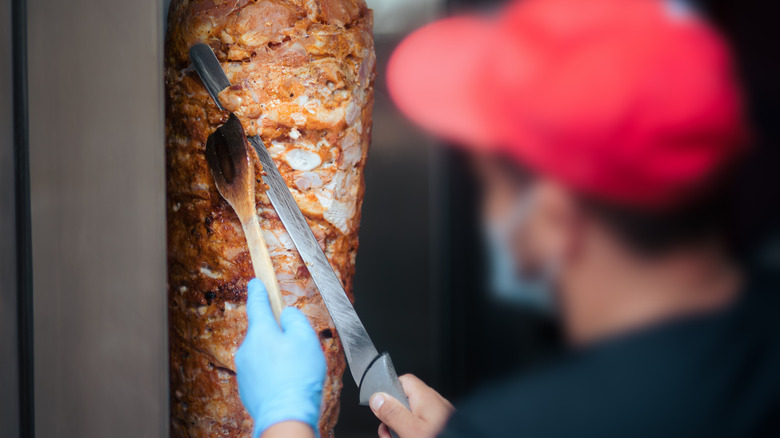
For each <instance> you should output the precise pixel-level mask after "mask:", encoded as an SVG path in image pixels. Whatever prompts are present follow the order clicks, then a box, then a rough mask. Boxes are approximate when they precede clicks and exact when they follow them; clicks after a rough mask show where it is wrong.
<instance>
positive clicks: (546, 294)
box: [485, 192, 555, 314]
mask: <svg viewBox="0 0 780 438" xmlns="http://www.w3.org/2000/svg"><path fill="white" fill-rule="evenodd" d="M534 204H535V202H534V195H533V192H531V193H530V194H528V195H525V196H521V197H519V198H518V200H517V202H516V203H515V205H514V207H513V208H512V209H511V210H510V214H509V215H508V216H507V217H506V218H505V219H504V220H502V221H500V222H498V223H492V224H488V225H487V226H486V228H485V243H486V249H487V261H488V280H489V282H488V287H489V289H490V291H491V293H492V294H493V295H494V296H495V297H496V298H497V299H498V300H500V301H502V302H507V303H511V304H515V305H519V306H524V307H529V308H533V309H536V310H539V311H542V312H544V313H548V314H552V313H554V311H555V306H554V304H555V303H554V299H553V298H554V297H553V292H552V290H553V289H552V278H553V273H554V269H552V265H553V264H552V263H550V264H549V265H550V266H549V267H548V269H545V271H544V273H543V274H542V275H539V276H531V275H528V274H524V273H523V269H522V259H519V260H518V259H517V258H516V256H515V254H514V253H513V251H512V247H511V242H513V241H514V237H515V236H516V234H515V233H517V232H518V230H520V229H521V228H522V227H523V226H524V225H525V223H526V222H527V220H528V217H529V213H530V212H531V211H532V210H533V207H534Z"/></svg>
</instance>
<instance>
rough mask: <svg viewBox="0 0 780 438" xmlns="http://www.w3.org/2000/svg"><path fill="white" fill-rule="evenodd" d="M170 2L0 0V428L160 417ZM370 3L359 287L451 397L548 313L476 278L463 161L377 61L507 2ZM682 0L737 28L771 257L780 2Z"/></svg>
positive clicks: (745, 239) (552, 341)
mask: <svg viewBox="0 0 780 438" xmlns="http://www.w3.org/2000/svg"><path fill="white" fill-rule="evenodd" d="M161 3H162V4H161ZM167 3H168V2H167V1H161V0H136V1H134V2H120V1H108V0H104V1H102V2H91V1H88V0H73V1H71V2H59V1H57V0H38V1H36V2H29V3H28V2H26V1H24V0H0V34H2V38H0V43H1V46H0V59H5V60H12V61H13V62H6V63H3V65H2V66H0V136H2V137H0V140H1V141H2V142H1V143H0V280H2V284H0V299H1V301H0V312H2V314H0V332H1V333H3V335H2V338H0V341H1V342H2V344H0V366H1V367H2V369H0V387H2V388H3V391H0V431H2V432H3V433H2V435H3V436H9V437H14V436H30V435H29V433H30V432H31V428H36V429H37V434H38V435H39V436H80V437H91V436H96V437H97V436H106V435H109V436H117V437H118V436H165V435H166V434H167V383H166V378H167V377H166V376H167V358H166V357H165V354H166V351H167V349H166V344H165V333H166V328H165V320H164V314H165V311H164V309H165V307H164V306H165V305H166V304H165V302H166V301H165V297H164V293H163V292H161V291H164V284H165V271H164V269H165V256H164V245H165V243H164V233H165V223H164V222H165V215H164V208H163V207H164V195H165V194H164V167H163V146H162V144H163V143H162V136H163V135H164V134H163V113H162V100H161V99H162V79H161V78H162V75H161V69H162V46H161V41H162V37H163V23H164V17H163V14H164V12H163V11H167ZM368 3H369V5H370V7H371V8H372V9H374V19H375V43H376V52H377V58H378V65H377V70H378V78H377V83H376V91H375V93H376V95H375V98H376V105H375V108H374V131H373V135H374V137H373V144H372V146H371V150H370V158H369V162H368V166H367V169H366V186H367V191H366V198H365V203H364V205H363V219H362V224H361V233H360V251H359V253H358V260H357V275H356V278H355V297H356V303H355V306H356V308H357V311H358V313H359V314H360V315H361V318H362V319H363V321H364V322H365V324H366V326H367V328H368V331H369V332H370V333H371V335H372V338H373V339H374V341H375V343H376V344H377V346H378V347H379V348H382V349H386V350H387V351H390V352H391V353H392V355H393V360H394V362H395V365H396V368H397V369H398V371H399V372H400V373H407V372H411V373H414V374H416V375H418V376H419V377H420V378H422V379H423V380H424V381H426V382H427V383H429V384H430V385H431V386H433V387H434V388H436V389H437V390H440V392H441V393H442V394H443V395H444V396H446V397H448V398H450V399H452V400H454V401H456V402H457V400H458V399H459V398H461V397H463V396H464V395H465V394H468V393H469V391H471V390H473V389H474V388H475V387H477V386H479V385H481V384H484V383H485V382H486V381H488V380H490V379H494V378H497V377H499V376H500V375H501V374H503V373H506V372H508V371H509V370H516V369H518V368H523V367H529V366H532V365H533V364H534V363H535V362H537V361H539V360H540V359H543V358H544V357H545V356H546V355H547V354H548V353H549V352H551V351H554V349H555V348H556V346H557V335H556V332H555V328H554V326H553V325H552V324H551V322H550V321H549V320H548V319H547V318H545V317H544V316H543V315H539V314H537V313H535V312H533V311H532V310H530V309H526V308H523V307H522V306H517V305H507V304H506V303H504V302H497V301H495V299H494V298H491V295H490V294H488V293H487V292H486V287H485V284H486V282H485V275H484V266H483V261H482V260H483V254H482V253H483V248H482V245H481V241H480V229H479V224H478V222H477V217H476V212H477V199H476V186H475V185H474V181H473V180H472V177H471V175H470V173H469V171H468V163H467V161H466V159H465V157H463V156H460V155H459V154H458V153H457V152H454V151H452V150H449V149H446V148H443V147H441V145H437V144H435V143H434V142H433V141H432V140H431V139H429V138H427V137H426V136H424V135H422V134H421V133H420V132H419V131H418V130H417V129H415V128H414V127H413V126H411V125H410V124H409V123H408V122H407V121H406V120H404V119H403V118H402V117H401V115H400V114H399V113H398V112H397V111H396V110H395V108H393V106H392V104H391V102H390V100H389V98H388V95H387V90H386V87H385V83H384V75H383V72H384V69H385V66H386V63H387V59H388V56H389V55H390V53H391V51H392V50H393V48H394V47H395V46H396V45H397V44H398V42H399V41H400V40H401V39H402V38H403V37H404V35H406V34H407V33H408V32H410V31H411V30H413V29H415V28H417V27H419V26H421V25H423V24H424V23H426V22H428V21H430V20H433V19H435V18H437V17H440V16H443V15H446V14H451V13H455V12H458V11H463V10H470V9H483V10H487V9H490V8H493V7H495V6H496V5H499V4H500V3H502V2H500V1H477V0H368ZM692 3H693V4H695V5H696V6H698V7H699V8H700V9H701V10H702V11H703V13H704V14H705V15H707V16H709V17H710V18H711V20H712V21H713V22H714V23H716V25H717V26H719V27H720V28H721V29H722V30H723V32H724V33H725V34H726V35H727V36H728V37H729V39H730V40H731V41H732V42H733V44H734V47H735V49H736V51H737V54H738V58H739V59H740V65H741V68H742V73H743V77H744V79H745V83H746V86H747V90H748V95H749V103H750V110H751V113H752V119H753V121H754V123H755V128H756V133H757V137H756V145H757V148H756V153H755V154H754V157H753V159H752V161H751V163H750V166H749V169H748V171H747V172H746V174H745V177H744V179H743V183H744V184H743V185H744V187H743V190H742V194H743V196H742V198H741V199H742V201H741V204H740V208H739V211H738V212H737V216H738V217H739V227H738V231H739V233H740V238H739V240H740V242H741V243H742V244H743V251H742V253H743V254H744V257H745V258H746V260H751V261H752V262H754V263H762V264H769V265H771V264H776V263H778V261H780V226H778V224H779V223H780V221H778V218H780V202H778V199H780V172H777V170H776V169H777V167H778V164H780V147H779V146H778V140H780V138H778V137H779V136H780V129H779V128H778V126H780V125H779V124H778V120H780V117H779V116H780V114H778V107H779V106H780V81H778V78H780V56H778V52H777V48H776V42H777V41H780V26H777V23H776V21H777V17H779V16H780V15H778V12H780V7H779V6H778V4H777V2H773V1H771V0H766V1H761V0H718V1H715V0H713V1H699V2H692ZM107 105H109V106H110V107H109V108H112V109H115V110H116V111H106V106H107ZM118 194H119V195H121V196H119V195H118ZM106 224H110V225H109V226H106ZM775 268H776V269H777V268H778V267H777V266H775ZM377 425H378V423H377V421H376V420H375V419H374V417H373V416H372V414H371V413H370V411H369V410H368V408H364V407H360V406H358V405H357V390H356V388H355V385H354V383H353V382H352V381H351V380H349V379H348V378H347V379H345V381H344V391H343V395H342V413H341V418H340V421H339V424H338V426H337V429H336V433H337V436H339V437H342V438H352V437H369V436H375V434H376V427H377Z"/></svg>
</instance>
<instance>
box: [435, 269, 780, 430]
mask: <svg viewBox="0 0 780 438" xmlns="http://www.w3.org/2000/svg"><path fill="white" fill-rule="evenodd" d="M774 284H775V283H774V282H770V281H768V279H766V278H763V279H761V280H753V281H751V283H750V284H749V285H748V287H747V288H746V290H745V293H743V294H741V295H740V297H739V299H738V300H737V301H736V302H735V303H734V304H732V305H730V306H729V307H728V308H727V309H723V310H720V311H718V312H715V313H710V314H707V315H698V316H693V317H687V318H684V319H678V320H675V321H669V322H666V323H663V324H658V325H656V326H654V327H650V328H647V329H644V330H641V331H638V332H635V333H632V334H627V335H625V336H621V337H619V338H614V339H611V340H608V341H604V342H601V343H599V344H597V345H593V346H591V347H589V348H587V349H584V350H581V351H576V352H569V353H567V354H566V355H565V357H561V358H559V359H558V360H556V361H555V363H554V364H551V365H550V366H548V367H546V368H545V369H544V371H542V372H540V373H535V374H533V375H526V376H518V377H516V378H513V379H510V380H509V381H506V382H503V383H502V384H500V385H496V386H493V387H490V388H488V389H486V390H484V391H482V392H481V393H479V394H477V395H476V396H475V397H473V398H472V399H470V400H467V401H466V402H465V403H464V404H462V405H460V406H458V410H457V411H456V413H455V414H454V415H453V417H452V418H451V419H450V421H449V423H448V424H447V427H446V429H445V431H444V432H443V434H442V435H441V436H442V437H444V438H459V437H514V436H516V437H522V438H541V437H544V438H557V437H568V438H570V437H599V438H607V437H621V438H642V437H665V438H671V437H707V438H716V437H780V289H778V288H776V287H774V286H773V285H774Z"/></svg>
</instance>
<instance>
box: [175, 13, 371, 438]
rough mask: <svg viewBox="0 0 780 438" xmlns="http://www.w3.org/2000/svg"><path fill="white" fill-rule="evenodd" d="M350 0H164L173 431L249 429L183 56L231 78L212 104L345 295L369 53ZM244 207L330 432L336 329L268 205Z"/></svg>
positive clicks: (227, 269) (246, 267)
mask: <svg viewBox="0 0 780 438" xmlns="http://www.w3.org/2000/svg"><path fill="white" fill-rule="evenodd" d="M371 27H372V15H371V11H370V10H369V9H367V8H366V5H365V3H364V1H363V0H257V1H252V0H173V1H172V2H171V7H170V12H169V20H168V35H167V39H166V52H165V84H166V162H167V175H166V176H167V194H168V196H167V203H168V205H167V216H168V307H169V336H170V354H171V356H170V367H171V435H172V436H173V437H190V436H192V437H194V436H213V437H243V436H250V434H251V431H252V420H251V418H250V417H249V415H248V414H247V413H246V412H245V411H244V409H243V407H242V405H241V401H240V398H239V396H238V389H237V386H236V382H235V375H234V371H235V368H234V364H233V354H234V353H235V349H236V348H237V347H238V346H239V345H240V343H241V341H242V339H243V337H244V333H245V331H246V311H245V307H244V303H245V301H246V283H247V282H248V280H249V279H251V278H252V276H253V273H252V268H251V261H250V260H249V254H248V251H247V248H246V242H245V240H244V237H243V232H242V230H241V226H240V223H239V222H238V218H237V217H236V215H235V213H234V212H233V211H232V210H231V209H230V207H229V206H228V205H227V203H226V202H225V201H224V200H222V199H221V198H220V196H219V194H218V193H217V190H216V187H215V186H214V182H213V180H212V179H211V175H210V173H209V170H208V167H207V164H206V161H205V157H204V151H205V144H206V139H207V137H208V135H209V134H211V133H212V132H213V131H214V130H215V129H216V128H217V127H218V126H220V125H221V124H222V123H224V122H225V121H226V120H227V116H228V113H227V112H223V111H220V110H219V109H218V108H217V107H216V105H215V104H214V103H213V102H212V100H211V98H210V96H209V95H208V93H207V92H206V90H205V89H204V88H203V85H202V84H201V83H200V80H199V79H198V77H197V74H196V73H195V72H194V71H193V70H192V68H191V67H190V62H189V56H188V50H189V47H190V46H191V45H192V44H195V43H199V42H205V43H207V44H209V45H210V46H211V47H212V48H213V49H214V51H215V53H216V54H217V57H218V58H219V59H220V61H221V62H222V66H223V68H224V69H225V71H226V73H227V75H228V78H229V79H230V80H231V83H232V84H233V86H232V87H229V88H228V89H226V90H224V91H223V92H222V93H221V94H220V100H221V101H222V103H223V105H224V106H225V107H226V108H227V109H228V110H229V111H231V112H234V113H235V114H236V115H237V116H238V117H239V119H240V120H241V123H242V125H243V126H244V128H245V130H246V131H247V134H248V135H255V134H259V135H260V136H261V137H262V139H263V141H264V143H265V144H266V146H267V147H268V148H269V152H270V153H271V156H272V157H273V158H274V161H275V162H276V164H277V166H278V167H279V169H280V172H281V174H282V176H283V178H284V179H285V181H286V182H287V185H288V186H289V187H290V189H291V193H292V194H293V197H294V198H295V199H296V201H297V202H298V205H299V206H300V207H301V210H302V211H303V213H304V215H305V216H306V219H307V220H308V222H309V225H310V226H311V228H312V231H313V232H314V234H315V236H316V237H317V239H318V241H319V242H320V245H321V246H322V248H323V249H324V251H325V253H326V255H327V257H328V259H329V261H330V262H331V264H332V266H333V267H334V269H335V270H336V272H337V274H338V275H339V277H340V278H341V280H342V282H343V283H344V286H345V289H346V290H347V293H348V294H349V295H350V297H351V294H352V277H353V274H354V270H355V255H356V252H357V248H358V238H357V231H358V225H359V222H360V206H361V204H362V200H363V194H364V181H363V169H364V167H365V162H366V156H367V152H368V145H369V142H370V138H371V108H372V104H373V81H374V76H375V67H374V65H375V57H374V50H373V41H372V37H371ZM255 162H256V166H257V168H256V171H257V175H258V177H257V199H256V204H257V209H258V213H259V215H260V217H261V226H262V228H263V230H264V231H263V233H264V237H265V239H266V241H267V243H268V246H269V250H270V252H271V256H272V260H273V263H274V267H275V269H276V273H277V277H278V279H279V282H280V286H281V289H282V293H283V296H284V299H285V303H286V304H287V305H294V306H297V307H299V308H301V309H302V310H303V312H304V313H305V314H306V315H307V316H308V318H309V320H310V322H311V323H312V325H313V326H314V328H315V330H316V331H317V333H319V334H320V340H321V343H322V347H323V351H324V352H325V355H326V359H327V362H328V375H327V378H326V383H325V387H324V391H323V404H322V415H321V417H320V418H321V420H320V431H321V434H322V436H323V437H328V436H332V431H333V427H334V425H335V423H336V420H337V417H338V410H339V401H338V398H339V393H340V390H341V378H342V374H343V372H344V368H345V363H344V357H343V354H342V353H341V344H340V342H339V338H338V333H336V330H335V328H334V327H333V324H332V322H331V320H330V318H329V316H328V314H327V310H326V309H325V307H324V304H323V303H322V301H321V298H320V297H319V295H318V293H317V291H316V287H315V286H314V284H313V282H312V280H311V278H310V277H309V274H308V271H307V270H306V268H305V266H304V264H303V262H302V261H301V259H300V257H299V256H298V254H297V252H296V251H295V250H294V248H293V247H292V244H291V242H290V240H289V236H287V234H286V231H285V230H284V228H283V226H282V224H281V222H280V221H279V218H278V216H277V215H276V213H275V211H274V210H273V208H272V207H271V205H270V203H269V200H268V198H267V196H266V195H265V192H264V186H263V184H262V182H261V180H260V175H261V173H260V172H261V169H260V166H259V162H257V161H255Z"/></svg>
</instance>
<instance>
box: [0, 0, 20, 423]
mask: <svg viewBox="0 0 780 438" xmlns="http://www.w3.org/2000/svg"><path fill="white" fill-rule="evenodd" d="M11 43H12V41H11V0H0V59H6V60H10V59H11V58H12V55H11V52H12V47H11ZM12 74H13V73H12V64H11V63H10V62H3V63H0V388H3V390H2V391H0V430H2V431H3V436H8V437H16V436H18V435H19V392H18V391H19V389H18V386H17V376H18V374H17V364H18V362H17V360H18V357H17V349H16V348H17V344H16V340H17V338H16V239H15V236H16V233H15V228H14V227H15V222H14V214H15V208H14V199H15V198H14V137H13V100H12V99H13V98H12V96H13V77H12Z"/></svg>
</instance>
